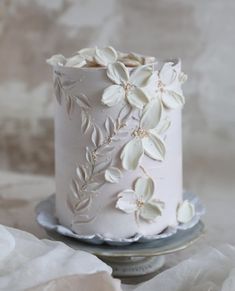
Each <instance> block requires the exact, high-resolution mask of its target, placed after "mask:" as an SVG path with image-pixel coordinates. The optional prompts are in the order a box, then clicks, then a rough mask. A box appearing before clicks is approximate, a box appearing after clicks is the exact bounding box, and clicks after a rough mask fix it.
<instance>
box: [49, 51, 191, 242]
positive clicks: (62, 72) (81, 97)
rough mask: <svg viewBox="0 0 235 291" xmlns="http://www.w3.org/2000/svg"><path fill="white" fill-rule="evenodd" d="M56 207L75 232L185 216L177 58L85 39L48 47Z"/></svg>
mask: <svg viewBox="0 0 235 291" xmlns="http://www.w3.org/2000/svg"><path fill="white" fill-rule="evenodd" d="M48 63H49V64H50V65H52V66H53V72H54V73H53V75H54V92H55V96H56V105H55V180H56V215H57V217H58V219H59V221H60V223H61V224H62V225H64V226H66V227H69V228H70V229H72V230H73V231H74V232H75V233H78V234H80V235H94V234H96V235H100V236H102V237H104V238H108V239H120V238H121V239H125V238H130V237H133V236H134V235H136V234H139V235H143V236H149V235H155V234H158V233H161V232H162V231H164V230H165V229H166V228H167V227H168V226H173V227H175V226H176V225H177V224H179V223H186V222H188V221H190V220H191V219H192V217H193V216H194V213H195V210H194V206H193V205H192V204H191V203H190V202H189V201H187V200H185V201H183V190H182V141H181V139H182V136H181V129H182V128H181V127H182V125H181V111H182V107H183V105H184V102H185V99H184V96H183V92H182V89H181V85H182V84H183V83H184V81H185V80H186V79H187V77H186V75H185V74H184V73H183V72H182V71H181V62H180V60H178V59H175V60H170V61H164V62H163V61H158V60H157V59H156V58H155V57H149V56H144V55H140V54H136V53H122V52H118V51H116V50H115V49H114V48H113V47H105V48H97V47H96V48H85V49H82V50H80V51H78V52H77V53H75V54H74V55H73V56H72V57H69V58H65V57H64V56H63V55H54V56H53V57H51V58H50V59H49V60H48Z"/></svg>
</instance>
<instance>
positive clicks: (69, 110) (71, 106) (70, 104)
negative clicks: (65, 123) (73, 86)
mask: <svg viewBox="0 0 235 291" xmlns="http://www.w3.org/2000/svg"><path fill="white" fill-rule="evenodd" d="M74 105H75V104H74V99H73V98H72V97H71V96H68V97H67V102H66V109H67V113H68V115H71V114H72V113H73V111H74V108H75V106H74Z"/></svg>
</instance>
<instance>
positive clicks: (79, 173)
mask: <svg viewBox="0 0 235 291" xmlns="http://www.w3.org/2000/svg"><path fill="white" fill-rule="evenodd" d="M76 174H77V176H78V178H79V179H80V180H81V181H84V180H85V177H86V173H85V171H84V168H83V167H82V166H78V167H77V168H76Z"/></svg>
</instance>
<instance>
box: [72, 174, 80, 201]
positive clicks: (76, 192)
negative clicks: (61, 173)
mask: <svg viewBox="0 0 235 291" xmlns="http://www.w3.org/2000/svg"><path fill="white" fill-rule="evenodd" d="M79 189H80V187H79V184H78V182H77V181H76V180H75V179H72V183H71V191H72V192H71V193H72V195H73V197H74V198H75V199H79Z"/></svg>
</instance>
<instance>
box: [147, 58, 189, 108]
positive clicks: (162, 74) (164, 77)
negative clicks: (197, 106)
mask: <svg viewBox="0 0 235 291" xmlns="http://www.w3.org/2000/svg"><path fill="white" fill-rule="evenodd" d="M185 80H186V75H185V74H184V78H183V77H182V73H180V72H179V68H178V67H177V66H173V63H171V62H170V63H166V64H164V65H163V67H162V68H161V70H160V71H155V72H154V73H153V75H152V77H151V81H152V82H154V83H155V88H156V91H157V92H156V91H155V92H152V93H153V94H154V95H155V96H156V93H157V96H158V98H160V99H161V100H162V103H163V105H164V106H166V107H167V108H169V109H176V108H178V107H180V106H182V105H184V103H185V98H184V96H183V92H182V89H181V84H182V83H183V82H184V81H185ZM152 82H151V83H152Z"/></svg>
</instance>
